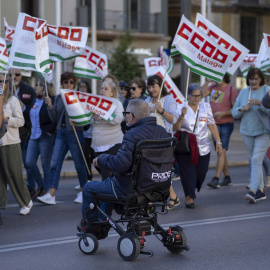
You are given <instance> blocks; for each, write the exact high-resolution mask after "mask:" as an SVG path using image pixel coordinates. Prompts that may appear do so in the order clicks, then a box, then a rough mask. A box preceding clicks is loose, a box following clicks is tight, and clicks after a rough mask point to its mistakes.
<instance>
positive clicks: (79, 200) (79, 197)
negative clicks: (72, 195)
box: [74, 192, 83, 203]
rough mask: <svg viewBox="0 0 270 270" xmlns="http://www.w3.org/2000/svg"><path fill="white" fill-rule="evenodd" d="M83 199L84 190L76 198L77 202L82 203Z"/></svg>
mask: <svg viewBox="0 0 270 270" xmlns="http://www.w3.org/2000/svg"><path fill="white" fill-rule="evenodd" d="M82 201H83V199H82V192H79V193H78V196H77V198H76V199H75V200H74V202H75V203H82Z"/></svg>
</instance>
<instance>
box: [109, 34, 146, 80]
mask: <svg viewBox="0 0 270 270" xmlns="http://www.w3.org/2000/svg"><path fill="white" fill-rule="evenodd" d="M118 38H119V45H118V46H117V47H116V48H115V50H114V52H113V54H112V57H111V59H110V60H109V69H110V73H111V74H112V75H114V76H115V77H116V78H117V79H118V80H121V81H125V82H129V81H131V80H132V79H134V78H135V77H140V76H141V70H140V68H139V62H138V59H137V57H136V55H135V54H133V51H134V48H132V47H131V43H132V41H133V37H132V36H131V35H130V32H129V31H126V33H125V34H124V35H121V36H119V37H118Z"/></svg>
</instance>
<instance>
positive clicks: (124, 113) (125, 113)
mask: <svg viewBox="0 0 270 270" xmlns="http://www.w3.org/2000/svg"><path fill="white" fill-rule="evenodd" d="M127 114H131V115H132V116H133V117H134V118H135V116H134V114H133V113H132V112H123V115H124V117H126V115H127Z"/></svg>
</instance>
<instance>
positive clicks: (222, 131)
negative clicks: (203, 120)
mask: <svg viewBox="0 0 270 270" xmlns="http://www.w3.org/2000/svg"><path fill="white" fill-rule="evenodd" d="M217 129H218V133H219V136H220V140H221V142H222V148H224V149H226V150H228V148H229V141H230V137H231V134H232V132H233V129H234V123H226V124H217ZM212 138H213V143H214V146H215V148H216V141H215V139H214V137H213V136H212Z"/></svg>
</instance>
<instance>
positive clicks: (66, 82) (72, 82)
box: [63, 80, 75, 84]
mask: <svg viewBox="0 0 270 270" xmlns="http://www.w3.org/2000/svg"><path fill="white" fill-rule="evenodd" d="M63 83H64V84H74V83H75V81H73V80H70V81H68V80H64V81H63Z"/></svg>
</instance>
